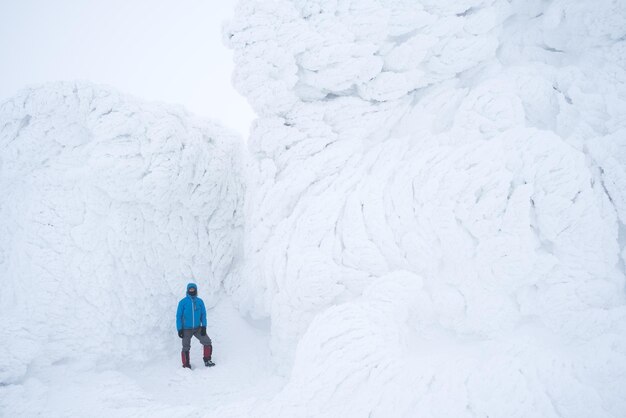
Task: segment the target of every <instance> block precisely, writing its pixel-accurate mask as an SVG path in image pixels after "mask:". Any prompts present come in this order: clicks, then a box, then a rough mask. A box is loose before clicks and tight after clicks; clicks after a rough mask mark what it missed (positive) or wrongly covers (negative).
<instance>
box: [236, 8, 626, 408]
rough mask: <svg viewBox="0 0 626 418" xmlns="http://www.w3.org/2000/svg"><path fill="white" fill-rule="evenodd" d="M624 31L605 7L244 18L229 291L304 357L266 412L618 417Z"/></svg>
mask: <svg viewBox="0 0 626 418" xmlns="http://www.w3.org/2000/svg"><path fill="white" fill-rule="evenodd" d="M624 27H626V5H625V3H624V2H620V1H610V0H607V1H602V2H599V3H598V2H592V1H580V2H566V1H554V2H550V3H546V2H540V1H530V2H528V1H513V2H509V1H501V0H485V1H476V0H467V1H452V0H449V1H439V0H437V1H431V0H423V1H419V2H416V1H395V0H394V1H391V0H389V1H385V0H352V1H348V0H346V1H342V0H339V1H336V0H320V1H297V0H294V1H289V0H281V1H274V2H265V1H261V0H243V1H241V2H240V5H239V9H238V13H237V17H236V18H235V19H234V21H233V22H231V24H230V25H229V26H228V27H227V29H226V32H225V37H226V39H227V42H228V43H229V45H230V46H231V47H232V48H233V49H234V52H235V62H236V70H235V76H234V80H235V84H236V86H237V88H238V89H239V90H240V91H241V92H242V93H243V94H245V95H246V96H247V97H248V99H249V100H250V102H251V103H252V105H253V106H254V108H255V110H256V111H257V112H258V114H259V115H261V118H260V119H259V120H258V121H257V123H256V124H255V126H254V128H253V130H252V134H251V138H250V141H249V151H250V153H251V164H250V170H249V174H248V181H249V187H248V194H247V202H246V207H247V210H246V222H247V225H248V227H247V233H246V237H245V260H246V263H245V267H244V269H243V270H242V271H241V272H240V274H239V278H238V279H237V280H236V281H233V282H232V283H230V290H231V291H232V292H233V293H234V294H235V295H236V296H237V297H238V298H239V300H240V304H241V306H244V307H247V308H248V309H250V311H251V312H252V313H253V314H257V315H261V316H263V315H266V316H269V317H270V318H271V320H272V348H273V351H274V354H275V356H276V358H278V359H280V360H281V361H284V359H292V360H293V362H291V363H290V362H288V363H286V364H288V365H289V364H293V372H292V374H291V380H290V383H288V384H287V386H286V387H285V389H284V390H283V392H282V393H281V394H279V396H277V397H276V398H275V399H274V400H272V401H271V402H269V403H267V404H265V405H264V407H263V408H259V409H257V410H255V413H256V414H257V415H260V416H261V415H262V416H266V415H267V416H279V415H280V416H304V415H307V414H308V415H311V416H418V415H420V413H422V414H423V416H454V417H462V416H532V415H540V416H568V417H574V416H580V417H586V416H621V415H623V414H624V413H626V398H624V396H623V394H622V393H620V391H619V389H617V388H619V387H622V386H623V385H624V383H626V304H625V303H626V298H625V294H624V278H625V277H624V260H625V259H624V256H625V255H626V252H625V248H624V247H625V245H626V241H624V238H623V237H624V231H625V230H626V229H625V227H624V192H623V190H625V189H626V177H625V175H624V173H625V171H624V167H626V157H625V155H626V154H625V153H624V150H625V149H626V137H625V136H624V129H626V70H625V67H624V65H623V64H624V60H625V59H626V53H625V50H624V46H623V45H624V42H623V39H624V38H623V36H624V31H623V29H624ZM381 283H382V284H381ZM394 304H397V305H398V306H391V305H394ZM399 312H400V313H399ZM383 342H384V343H383ZM434 411H437V412H434ZM239 412H241V411H239ZM247 413H251V411H247ZM281 414H282V415H281ZM420 416H421V415H420Z"/></svg>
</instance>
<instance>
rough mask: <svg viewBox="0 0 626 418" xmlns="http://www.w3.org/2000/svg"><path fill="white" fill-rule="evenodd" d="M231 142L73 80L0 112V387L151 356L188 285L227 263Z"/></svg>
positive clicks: (211, 287)
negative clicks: (41, 372) (63, 369)
mask: <svg viewBox="0 0 626 418" xmlns="http://www.w3.org/2000/svg"><path fill="white" fill-rule="evenodd" d="M240 159H241V153H240V141H239V140H238V138H237V137H235V136H234V135H233V134H231V133H230V132H228V131H226V130H225V129H223V128H221V127H219V126H218V125H216V124H213V123H210V122H205V121H201V120H199V119H196V118H194V117H192V116H191V115H189V114H187V113H186V112H185V111H184V110H183V109H181V108H176V107H173V106H166V105H161V104H152V103H143V102H140V101H137V100H135V99H133V98H130V97H126V96H124V95H121V94H118V93H116V92H115V91H112V90H111V89H108V88H105V87H100V86H94V85H91V84H86V83H57V84H48V85H44V86H41V87H36V88H31V89H28V90H25V91H23V92H21V93H20V94H18V95H17V96H15V97H13V98H12V99H10V100H8V101H6V102H5V103H3V104H2V105H1V106H0V193H1V194H2V198H0V237H1V239H0V279H1V287H0V318H2V323H3V325H2V327H1V329H0V341H2V344H1V345H0V383H1V384H6V383H11V382H15V381H18V380H19V379H21V378H22V376H24V374H25V373H26V371H27V369H28V367H38V366H41V365H46V364H50V363H54V362H59V361H63V360H64V359H73V358H78V359H81V360H85V359H90V358H94V359H95V358H97V359H99V362H106V361H109V360H115V359H117V358H128V357H129V356H131V355H132V356H133V358H134V359H135V361H142V360H143V359H144V358H145V356H144V355H140V353H143V352H144V351H145V350H146V349H147V348H149V349H150V350H151V353H152V355H154V352H155V350H159V349H162V348H164V346H165V345H166V344H167V343H168V342H169V341H171V340H170V339H168V338H166V337H165V336H169V335H173V332H174V318H173V313H174V312H175V311H176V306H175V304H176V303H177V301H178V299H179V298H180V297H182V296H184V291H185V290H184V289H185V285H186V283H187V281H188V280H190V279H193V280H196V281H197V282H198V284H199V287H200V291H201V293H202V296H203V297H204V299H205V301H206V302H207V303H208V304H209V305H210V304H211V303H212V301H215V298H216V295H217V294H218V293H219V292H220V289H221V286H222V281H223V280H224V279H225V277H226V275H227V274H228V273H229V271H230V268H231V265H232V263H233V260H234V259H235V258H236V257H237V254H238V253H239V252H240V250H239V248H240V238H241V222H242V220H241V210H240V207H241V205H242V197H243V196H242V195H243V186H242V183H241V181H240V165H241V161H240Z"/></svg>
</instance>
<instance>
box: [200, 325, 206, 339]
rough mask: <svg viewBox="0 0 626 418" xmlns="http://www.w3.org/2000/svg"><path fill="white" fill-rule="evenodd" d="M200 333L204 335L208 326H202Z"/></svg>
mask: <svg viewBox="0 0 626 418" xmlns="http://www.w3.org/2000/svg"><path fill="white" fill-rule="evenodd" d="M200 335H202V336H203V337H204V336H205V335H206V327H200Z"/></svg>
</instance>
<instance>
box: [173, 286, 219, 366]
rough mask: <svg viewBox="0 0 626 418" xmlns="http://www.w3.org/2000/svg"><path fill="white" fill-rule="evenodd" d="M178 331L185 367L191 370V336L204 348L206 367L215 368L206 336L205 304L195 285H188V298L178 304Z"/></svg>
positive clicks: (210, 346) (181, 355) (211, 346)
mask: <svg viewBox="0 0 626 418" xmlns="http://www.w3.org/2000/svg"><path fill="white" fill-rule="evenodd" d="M176 329H177V330H178V336H179V337H180V338H182V339H183V351H182V352H181V353H180V357H181V359H182V360H183V367H186V368H189V369H191V365H190V363H189V349H190V348H191V336H194V337H196V338H197V339H198V340H200V343H201V344H202V346H203V348H204V352H203V357H202V359H203V360H204V365H205V366H207V367H212V366H215V363H213V362H212V361H211V354H212V353H213V345H212V344H211V339H210V338H209V336H208V335H206V308H205V307H204V302H203V301H202V299H200V298H199V297H198V286H196V284H195V283H189V284H188V285H187V296H185V297H184V298H183V299H182V300H181V301H180V302H178V309H177V311H176Z"/></svg>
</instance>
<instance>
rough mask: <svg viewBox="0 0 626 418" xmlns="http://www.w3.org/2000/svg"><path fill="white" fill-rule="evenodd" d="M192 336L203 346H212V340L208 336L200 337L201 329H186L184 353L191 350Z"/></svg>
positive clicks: (184, 333) (184, 331)
mask: <svg viewBox="0 0 626 418" xmlns="http://www.w3.org/2000/svg"><path fill="white" fill-rule="evenodd" d="M191 336H194V337H196V338H197V339H198V340H199V341H200V344H202V345H211V339H210V338H209V336H208V335H200V327H198V328H194V329H184V330H183V351H189V349H190V348H191Z"/></svg>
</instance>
